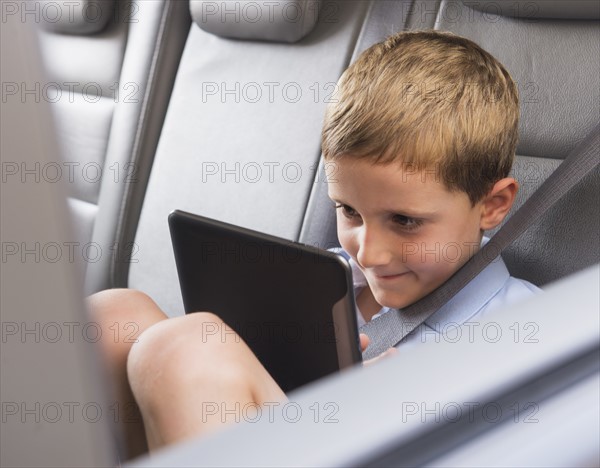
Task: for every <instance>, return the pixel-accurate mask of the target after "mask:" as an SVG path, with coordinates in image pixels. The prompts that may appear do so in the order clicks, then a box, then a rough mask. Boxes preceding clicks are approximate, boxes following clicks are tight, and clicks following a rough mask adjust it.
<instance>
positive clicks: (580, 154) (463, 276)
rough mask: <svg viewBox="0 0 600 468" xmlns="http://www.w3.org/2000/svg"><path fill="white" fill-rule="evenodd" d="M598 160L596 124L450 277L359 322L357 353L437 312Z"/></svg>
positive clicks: (381, 346)
mask: <svg viewBox="0 0 600 468" xmlns="http://www.w3.org/2000/svg"><path fill="white" fill-rule="evenodd" d="M599 161H600V125H598V126H597V127H596V128H594V130H593V131H592V132H591V133H590V134H589V135H588V136H587V137H586V138H585V139H584V140H583V141H582V142H581V143H580V144H579V145H577V146H576V147H575V148H574V149H573V150H572V151H571V152H570V153H569V155H568V156H567V157H566V158H565V160H564V161H563V162H562V164H561V165H560V166H558V168H556V169H555V170H554V172H553V173H552V174H550V176H549V177H548V178H547V179H546V180H545V182H544V183H543V184H542V185H541V186H540V187H539V188H538V189H537V190H536V191H535V192H534V193H533V195H531V197H529V199H528V200H527V201H526V202H525V203H524V204H523V205H522V206H521V208H520V209H519V210H517V211H516V212H515V213H514V214H513V215H512V216H511V217H510V218H509V219H508V220H507V221H506V223H505V224H504V226H502V228H501V229H500V230H499V231H498V232H497V233H496V234H495V235H494V236H493V237H492V238H491V239H490V241H489V242H488V243H487V244H486V245H485V246H483V247H482V248H481V249H480V250H479V251H478V252H477V253H476V254H475V255H474V256H473V257H471V259H470V260H469V261H468V262H466V263H465V264H464V265H463V266H462V268H460V269H459V270H458V271H457V272H456V273H455V274H454V275H453V276H451V277H450V279H448V280H447V281H446V282H445V283H444V284H442V285H441V286H440V287H438V288H437V289H436V290H435V291H433V292H432V293H430V294H429V295H427V296H425V297H424V298H422V299H420V300H419V301H417V302H415V303H414V304H412V305H410V306H408V307H406V308H404V309H402V310H398V309H393V310H390V311H389V312H387V313H385V314H383V315H381V316H379V317H377V318H375V319H373V320H371V321H370V322H367V323H366V324H365V325H363V326H362V327H360V332H361V333H366V334H367V335H368V336H369V338H370V339H371V343H370V344H369V347H368V348H367V349H366V351H365V352H364V353H363V359H371V358H373V357H376V356H378V355H379V354H381V353H382V352H384V351H386V350H387V349H388V348H390V347H392V346H396V345H397V344H398V343H400V342H401V341H402V340H403V339H404V338H405V337H406V336H407V335H408V334H409V333H410V332H411V331H413V330H414V329H415V328H417V327H418V326H419V325H421V324H422V323H423V322H425V321H426V320H427V319H428V318H429V317H431V316H432V315H433V314H434V313H435V312H437V310H438V309H439V308H440V307H442V306H443V305H444V304H445V303H446V302H448V301H449V300H450V299H452V298H453V297H454V296H455V295H456V294H457V293H458V292H459V291H460V290H461V289H462V288H464V287H465V286H466V285H467V284H468V283H469V282H470V281H471V280H472V279H473V278H475V277H476V276H477V275H478V274H479V273H480V272H481V271H482V270H483V269H484V268H485V267H486V266H488V265H489V264H490V263H491V262H492V261H494V259H495V258H496V257H498V255H500V252H502V250H504V249H505V248H506V247H507V246H508V245H510V244H511V243H512V242H513V241H514V240H515V239H517V238H518V237H519V236H520V235H521V234H523V232H525V231H526V230H527V229H528V228H529V227H530V226H531V225H533V224H534V223H535V222H536V221H537V220H538V219H539V218H540V217H541V216H542V215H543V214H544V213H545V212H546V211H548V210H549V209H550V208H551V207H552V206H554V205H555V204H556V203H557V202H558V201H559V200H560V199H561V198H562V197H563V196H564V195H566V194H567V193H568V192H569V191H570V190H571V189H572V188H573V187H575V186H576V185H578V184H579V182H580V181H581V180H583V179H584V178H585V176H586V175H587V174H589V173H591V172H592V171H594V170H595V169H597V168H598V163H599Z"/></svg>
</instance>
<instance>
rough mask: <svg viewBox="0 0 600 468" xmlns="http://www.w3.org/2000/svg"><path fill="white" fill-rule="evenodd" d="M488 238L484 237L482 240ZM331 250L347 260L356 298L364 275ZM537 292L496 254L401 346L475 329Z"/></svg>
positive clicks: (360, 320)
mask: <svg viewBox="0 0 600 468" xmlns="http://www.w3.org/2000/svg"><path fill="white" fill-rule="evenodd" d="M487 240H488V239H487V238H485V239H484V241H483V243H485V242H487ZM330 250H332V251H333V252H336V253H338V254H340V255H342V256H343V257H344V258H346V259H347V260H348V262H349V263H350V267H351V268H352V279H353V283H354V295H355V297H356V296H357V295H358V293H360V291H361V290H362V289H363V288H364V287H365V286H367V280H366V278H365V275H364V274H363V272H362V271H361V270H360V268H359V267H358V265H357V264H356V262H355V261H354V260H352V258H351V257H350V255H349V254H348V253H347V252H346V251H345V250H343V249H341V248H337V249H330ZM540 291H541V290H540V289H539V288H538V287H537V286H535V285H533V284H531V283H529V282H528V281H525V280H520V279H517V278H513V277H512V276H510V273H509V272H508V269H507V268H506V264H505V263H504V260H502V258H501V257H498V258H497V259H496V260H494V261H493V262H492V263H490V264H489V265H488V266H487V267H485V268H484V269H483V270H482V271H481V273H479V274H478V275H477V276H476V277H475V278H473V280H471V282H470V283H469V284H467V286H465V287H464V288H463V289H462V290H461V291H460V292H458V294H456V295H455V296H454V297H453V298H452V299H451V300H450V301H448V302H447V303H446V304H445V305H444V306H442V307H441V308H440V309H439V310H438V311H437V312H436V313H435V314H433V315H432V316H431V317H429V318H428V319H427V320H426V321H425V322H424V323H423V324H421V325H420V326H419V327H417V328H416V329H415V330H414V331H413V332H412V333H411V334H410V335H408V336H407V337H406V338H405V339H404V340H403V341H402V343H401V345H402V346H403V348H404V347H405V346H406V345H409V344H410V345H414V344H416V343H424V342H429V341H436V342H439V341H440V340H441V339H442V337H444V336H445V335H448V336H450V335H452V336H455V335H456V334H457V333H462V332H463V328H464V327H465V326H468V327H471V329H474V327H477V326H478V325H479V324H478V322H477V321H478V320H479V319H482V318H483V317H484V316H485V315H487V314H489V313H490V312H491V311H493V310H494V309H497V308H499V307H502V306H506V305H509V304H512V303H516V302H519V301H522V300H524V299H526V298H527V297H530V296H532V295H534V294H536V293H538V292H540ZM390 310H392V309H390V308H389V307H382V309H381V310H380V311H379V312H378V313H377V314H375V315H374V316H373V318H376V317H379V316H380V315H383V314H385V313H387V312H389V311H390ZM356 316H357V317H356V318H357V321H358V326H359V327H361V326H362V325H364V324H365V319H364V317H363V316H362V314H361V313H360V311H359V310H358V307H357V309H356Z"/></svg>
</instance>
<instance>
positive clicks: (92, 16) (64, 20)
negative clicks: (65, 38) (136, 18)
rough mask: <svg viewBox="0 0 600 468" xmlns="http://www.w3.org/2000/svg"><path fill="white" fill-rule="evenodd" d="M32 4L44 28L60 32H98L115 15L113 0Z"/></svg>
mask: <svg viewBox="0 0 600 468" xmlns="http://www.w3.org/2000/svg"><path fill="white" fill-rule="evenodd" d="M32 5H34V7H33V6H32V7H30V8H31V10H32V11H33V8H35V14H36V15H37V16H38V17H39V19H40V20H39V22H40V24H41V25H42V27H43V28H44V29H46V30H48V31H52V32H56V33H62V34H86V35H87V34H96V33H99V32H100V31H102V30H103V29H104V28H105V27H106V25H107V24H108V23H109V21H110V20H111V18H112V17H113V16H115V15H116V12H115V0H38V1H36V2H32ZM28 11H29V10H28ZM121 20H122V21H126V20H127V18H122V19H121ZM130 21H133V19H130Z"/></svg>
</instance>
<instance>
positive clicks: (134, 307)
mask: <svg viewBox="0 0 600 468" xmlns="http://www.w3.org/2000/svg"><path fill="white" fill-rule="evenodd" d="M336 98H337V99H336V102H334V103H332V104H330V105H329V107H328V109H327V113H326V117H325V124H324V128H323V136H322V147H323V154H324V157H325V160H326V161H328V162H329V165H328V169H329V171H328V172H329V174H328V188H329V196H330V198H331V199H332V200H334V202H335V203H336V210H337V226H338V237H339V240H340V243H341V246H342V248H343V254H344V255H346V256H347V258H349V259H350V261H351V265H352V267H353V272H354V281H355V287H356V289H355V294H356V299H357V305H358V309H359V314H358V320H359V322H360V323H364V322H366V321H369V320H371V319H372V318H373V317H374V316H376V315H377V314H381V313H385V312H387V311H388V310H389V309H390V308H400V309H401V308H403V307H406V306H408V305H410V304H412V303H414V302H415V301H417V300H419V299H420V298H422V297H423V296H425V295H427V294H429V293H430V292H431V291H433V290H434V289H435V288H437V287H438V286H439V285H441V284H442V283H443V282H444V281H446V280H447V279H448V278H449V277H450V276H451V275H452V274H454V273H455V272H456V271H457V270H458V269H459V268H460V267H461V266H462V265H463V264H464V263H465V262H466V261H467V260H468V259H469V258H470V257H471V256H472V255H473V254H474V253H475V251H477V249H478V248H479V246H480V244H481V241H482V236H483V232H484V231H485V230H489V229H493V228H494V227H496V226H497V225H498V224H500V223H501V222H502V220H503V219H504V218H505V216H506V215H507V214H508V212H509V210H510V208H511V206H512V204H513V202H514V199H515V195H516V193H517V189H518V186H517V182H516V181H515V180H514V179H512V178H510V177H508V174H509V171H510V168H511V165H512V161H513V157H514V153H515V147H516V141H517V128H518V97H517V90H516V86H515V84H514V82H513V81H512V79H511V78H510V75H509V74H508V72H507V71H506V70H505V69H504V67H502V65H501V64H500V63H498V62H497V61H496V60H495V59H494V58H493V57H492V56H491V55H489V54H488V53H487V52H485V51H483V50H482V49H481V48H479V47H478V46H477V45H476V44H474V43H472V42H471V41H469V40H467V39H463V38H461V37H457V36H454V35H450V34H444V33H439V32H435V31H425V32H414V33H400V34H397V35H395V36H392V37H390V38H388V39H387V40H386V41H384V42H383V43H380V44H376V45H375V46H373V47H371V48H370V49H368V50H367V51H366V52H364V53H363V54H362V55H361V57H360V58H359V59H358V60H357V61H356V62H355V63H354V64H353V65H352V66H351V67H350V68H349V69H348V70H347V71H346V72H345V73H344V75H343V76H342V78H341V79H340V82H339V92H338V94H337V96H336ZM535 290H536V288H535V287H534V286H532V285H530V284H529V283H526V282H523V281H520V280H516V279H514V278H510V276H509V274H508V271H507V270H506V267H505V266H504V264H503V263H502V261H497V262H494V263H492V264H491V265H490V266H489V267H488V268H486V269H485V270H484V271H483V272H482V273H481V274H480V275H479V276H478V277H477V278H475V279H474V280H473V282H472V283H471V284H470V285H469V286H467V287H466V288H465V289H464V290H463V291H462V292H461V293H459V294H458V295H457V296H456V297H455V298H454V299H453V300H452V301H450V302H449V303H448V304H446V306H444V307H443V308H442V309H440V311H438V312H437V313H436V314H434V316H432V317H431V318H430V319H429V320H428V321H427V323H426V324H424V325H422V326H421V327H420V329H418V330H417V333H415V334H413V335H412V336H411V337H410V338H409V339H408V341H411V340H412V342H413V344H414V343H416V342H417V341H418V339H419V336H420V333H418V332H419V331H421V332H423V336H436V334H437V332H438V331H440V329H443V326H444V325H445V324H449V323H457V324H462V323H464V322H465V321H467V320H469V319H471V318H473V317H476V316H481V315H482V314H484V313H486V312H487V311H489V310H490V309H491V308H493V307H496V306H499V305H506V304H507V303H509V302H511V301H514V300H516V299H518V298H521V297H523V296H526V295H529V294H532V293H533V292H534V291H535ZM90 304H91V310H92V314H93V318H94V319H95V320H97V321H99V322H100V323H102V324H103V326H105V327H107V328H108V327H113V328H114V325H113V324H114V323H115V322H116V323H118V324H122V326H123V328H125V327H126V326H127V325H128V324H129V323H131V322H133V323H135V324H137V326H138V327H139V329H138V332H137V333H136V334H135V336H133V337H132V338H137V343H135V344H134V345H133V346H132V345H131V343H114V342H113V343H111V342H109V341H108V340H106V341H103V342H102V345H103V349H104V352H105V354H106V356H107V358H108V359H107V363H108V366H109V369H110V371H111V372H112V375H113V377H114V378H113V381H114V382H115V384H116V389H115V390H116V392H117V395H118V396H119V401H120V402H121V403H122V405H125V406H126V405H127V404H129V405H130V407H134V405H135V402H137V404H138V405H139V409H140V411H141V415H142V416H143V426H142V425H141V420H140V421H138V422H137V423H135V422H134V423H132V424H130V425H129V427H128V431H127V436H128V445H129V447H130V450H131V452H130V454H131V455H134V454H136V453H139V452H141V451H142V450H143V448H144V446H145V443H146V441H145V440H144V438H143V431H144V430H145V434H146V440H147V443H148V446H149V448H150V449H153V448H156V447H160V446H162V445H165V444H168V443H171V442H174V441H178V440H181V439H184V438H187V437H190V436H193V435H197V434H200V433H205V432H208V431H211V430H214V429H215V428H217V427H219V426H221V425H222V423H223V418H222V415H221V414H215V415H212V416H211V415H208V414H206V412H205V411H203V407H202V404H201V403H202V402H216V403H217V404H225V405H226V407H227V408H233V407H235V405H236V404H237V405H247V404H253V405H264V404H265V403H267V402H278V401H282V400H284V399H285V395H284V393H283V392H282V391H281V389H280V388H279V387H278V386H277V384H276V383H275V381H274V380H273V379H272V378H271V376H270V375H269V374H268V373H267V372H266V371H265V369H264V368H263V367H262V365H261V364H260V363H259V362H258V360H257V359H256V357H255V356H254V355H253V354H252V353H251V352H250V350H249V348H248V347H247V346H246V344H245V343H244V342H243V341H241V340H240V339H239V337H237V336H235V335H234V334H232V333H225V334H218V335H210V336H204V335H203V333H204V332H205V330H206V325H207V323H211V324H212V325H213V326H215V325H216V326H220V327H221V326H225V325H224V324H223V323H222V322H221V321H220V319H219V318H218V317H217V316H215V315H213V314H211V313H209V312H204V313H198V314H192V315H187V316H184V317H177V318H172V319H169V320H165V318H166V316H165V315H164V314H163V313H162V311H160V309H159V308H158V307H157V306H156V304H155V303H154V302H153V301H152V300H151V299H149V298H148V297H147V296H145V295H144V294H143V293H140V292H137V291H126V290H111V291H104V292H102V293H98V294H96V295H94V296H92V297H91V298H90ZM431 329H433V330H434V331H433V333H431V331H432V330H431ZM110 330H112V331H113V332H114V330H113V329H112V328H111V329H110ZM435 330H437V331H435ZM130 331H131V329H128V330H127V332H130ZM103 336H113V335H112V334H110V333H106V334H104V335H103ZM200 337H202V338H203V339H200ZM129 341H133V340H129ZM361 345H362V346H363V349H364V348H366V346H367V345H368V337H366V336H361ZM232 419H233V418H232Z"/></svg>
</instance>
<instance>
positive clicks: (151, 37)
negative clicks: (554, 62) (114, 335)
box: [12, 0, 190, 294]
mask: <svg viewBox="0 0 600 468" xmlns="http://www.w3.org/2000/svg"><path fill="white" fill-rule="evenodd" d="M21 8H22V9H26V10H27V12H25V16H24V18H25V19H26V20H27V21H29V22H36V23H39V25H40V27H39V28H38V29H39V40H40V46H41V51H42V58H43V61H44V65H45V68H46V72H47V73H46V74H47V77H48V78H47V81H46V82H45V83H43V84H41V86H40V93H41V94H42V97H44V98H45V99H46V100H48V101H50V103H51V104H52V109H53V111H54V114H55V117H56V125H57V133H58V136H59V143H60V150H61V153H62V154H63V156H64V163H63V167H62V168H61V169H62V177H61V179H64V180H66V181H67V185H68V188H69V206H70V208H71V211H72V212H73V214H74V217H75V228H76V233H77V238H76V240H75V241H74V242H77V244H78V246H80V247H81V249H82V250H84V251H85V252H86V253H87V255H86V256H84V257H80V258H79V259H78V260H81V261H82V263H83V265H84V267H85V270H86V271H85V277H86V282H85V290H86V293H87V294H90V293H93V292H96V291H98V290H101V289H106V288H110V287H115V286H124V285H125V284H126V277H127V267H128V265H129V259H130V257H131V256H132V255H133V256H134V257H135V255H136V249H135V246H134V245H133V237H134V233H135V229H136V226H137V221H138V217H139V212H140V209H141V202H142V199H143V196H144V191H145V187H146V183H147V179H148V174H149V172H150V167H151V165H152V160H153V158H154V153H155V151H156V144H157V142H158V136H159V135H160V129H161V127H162V122H163V120H164V116H165V113H166V110H167V106H168V102H169V96H170V93H171V90H172V87H173V82H174V79H175V73H176V70H177V66H178V63H179V59H180V57H181V53H182V50H183V45H184V43H185V38H186V36H187V31H188V28H189V25H190V18H189V12H188V9H187V2H170V1H167V0H156V1H152V2H146V1H137V0H136V1H127V2H120V1H117V0H80V1H77V2H70V1H67V0H59V1H49V0H43V1H36V2H31V3H30V4H22V6H21ZM19 13H21V14H24V13H23V12H16V15H19ZM12 16H15V15H12Z"/></svg>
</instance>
